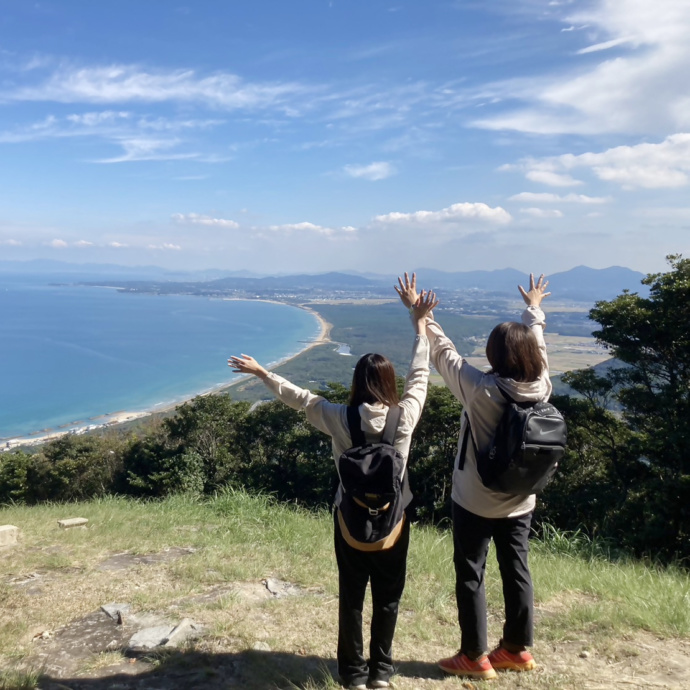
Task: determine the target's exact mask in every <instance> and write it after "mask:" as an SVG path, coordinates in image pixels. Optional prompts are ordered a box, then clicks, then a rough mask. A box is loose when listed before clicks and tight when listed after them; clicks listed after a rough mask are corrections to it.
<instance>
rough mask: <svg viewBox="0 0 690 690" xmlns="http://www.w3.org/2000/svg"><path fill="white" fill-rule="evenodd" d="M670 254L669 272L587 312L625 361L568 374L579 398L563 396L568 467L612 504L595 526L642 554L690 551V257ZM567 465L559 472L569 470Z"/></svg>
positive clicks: (649, 278) (613, 351)
mask: <svg viewBox="0 0 690 690" xmlns="http://www.w3.org/2000/svg"><path fill="white" fill-rule="evenodd" d="M668 261H669V264H670V267H671V270H669V271H668V272H666V273H656V274H651V275H648V276H647V277H646V278H645V279H644V280H643V281H642V282H643V284H644V285H647V286H649V295H648V296H643V295H640V294H637V293H630V292H624V293H623V294H621V295H619V296H618V297H616V298H615V299H613V300H611V301H602V302H597V303H596V305H595V307H594V308H593V309H592V310H591V312H590V318H591V319H592V320H593V321H595V322H597V323H598V324H599V326H600V328H599V330H597V331H595V333H594V335H595V337H596V338H597V339H598V340H599V342H601V343H603V344H604V345H605V346H606V347H607V348H608V349H609V351H610V352H611V354H612V356H613V357H615V358H616V359H617V360H618V361H619V362H621V363H622V364H623V366H622V367H620V368H615V369H612V370H610V371H609V372H608V373H607V374H606V375H605V376H603V377H598V376H596V375H594V374H593V373H587V372H578V373H575V374H573V375H572V376H571V377H570V379H569V383H570V384H571V385H572V386H573V387H574V388H575V390H577V391H578V392H579V393H580V394H581V395H582V396H583V401H571V402H570V403H569V405H570V407H569V410H568V414H569V428H570V429H571V439H572V443H571V452H570V454H569V457H568V461H569V462H570V463H572V462H575V463H579V464H580V465H581V468H580V469H578V470H572V471H573V472H576V471H579V472H581V473H582V475H583V477H584V476H585V475H587V474H588V473H589V477H588V479H589V480H590V481H591V482H593V483H594V482H596V480H597V479H599V480H600V482H603V483H604V484H605V488H606V491H603V490H602V493H601V497H602V500H608V501H609V502H610V505H609V506H608V507H607V510H605V511H604V513H605V514H606V520H607V521H608V524H607V525H600V526H601V527H603V528H604V529H607V530H611V529H613V530H615V536H616V538H618V539H620V540H622V541H623V542H624V543H626V544H628V545H630V546H633V547H634V548H635V549H636V550H637V551H638V552H646V553H653V554H658V555H663V556H666V557H673V556H681V557H687V556H690V425H689V424H688V419H689V418H690V260H688V259H683V258H682V257H680V256H669V257H668ZM607 398H608V399H615V400H617V401H618V402H619V403H620V405H621V407H622V416H621V417H616V416H615V415H613V414H612V413H610V412H607V411H606V407H607V404H606V400H607ZM567 465H568V463H566V467H564V472H565V476H567V474H568V473H569V472H570V471H571V470H568V469H566V468H567ZM581 483H582V482H581ZM577 485H578V483H577V482H575V486H577ZM556 488H557V485H556ZM582 490H583V491H585V489H582ZM594 490H595V489H594V488H590V489H588V490H586V491H588V492H589V493H592V492H593V491H594ZM565 500H566V497H565V496H563V497H562V498H561V499H560V500H559V501H558V503H562V502H563V501H565ZM553 503H554V504H555V501H554V502H553ZM552 510H555V508H552ZM595 514H596V511H595ZM591 517H592V516H591V515H590V519H591Z"/></svg>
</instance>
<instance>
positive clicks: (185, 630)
mask: <svg viewBox="0 0 690 690" xmlns="http://www.w3.org/2000/svg"><path fill="white" fill-rule="evenodd" d="M199 633H200V626H198V625H197V624H196V623H194V621H193V620H192V619H191V618H183V619H182V620H181V621H180V623H179V624H178V625H176V626H175V627H174V628H173V629H172V631H171V632H170V635H168V639H167V640H165V641H164V642H163V645H164V646H165V647H177V646H178V645H180V644H182V643H183V642H185V641H186V640H189V639H192V638H194V637H198V635H199Z"/></svg>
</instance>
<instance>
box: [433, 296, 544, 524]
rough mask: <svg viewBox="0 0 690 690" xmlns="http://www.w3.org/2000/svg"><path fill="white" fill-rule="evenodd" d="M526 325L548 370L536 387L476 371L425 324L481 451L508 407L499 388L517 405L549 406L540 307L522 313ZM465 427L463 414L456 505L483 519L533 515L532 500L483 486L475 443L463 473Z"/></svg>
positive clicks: (436, 328)
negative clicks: (475, 452) (460, 465)
mask: <svg viewBox="0 0 690 690" xmlns="http://www.w3.org/2000/svg"><path fill="white" fill-rule="evenodd" d="M522 322H523V323H524V324H525V325H526V326H527V327H528V328H530V329H531V331H532V332H533V333H534V335H535V336H536V338H537V343H538V344H539V350H540V351H541V354H542V358H543V359H544V369H543V371H542V374H541V376H540V377H539V378H538V379H537V380H536V381H529V382H522V381H515V380H513V379H509V378H503V377H501V376H498V375H496V374H493V373H487V372H483V371H481V370H479V369H477V368H476V367H473V366H472V365H471V364H469V363H468V362H467V361H466V360H465V359H463V357H462V356H461V355H460V354H458V352H457V350H456V349H455V345H453V343H452V342H451V340H450V339H449V338H448V337H447V336H446V334H445V333H444V332H443V329H442V328H441V326H439V324H438V323H436V322H435V321H433V320H431V319H430V320H428V321H427V335H428V337H429V342H430V344H431V361H432V362H433V364H434V366H435V367H436V370H437V371H438V373H439V374H441V376H442V377H443V380H444V381H445V383H446V385H447V386H448V388H449V389H450V390H451V392H452V393H453V395H455V397H456V398H458V399H459V400H460V402H461V403H462V405H463V408H464V411H465V412H466V413H467V415H468V416H469V418H470V425H471V428H472V435H473V436H474V442H475V443H476V444H477V448H482V449H483V448H488V446H489V445H490V443H491V438H492V436H493V433H494V431H495V429H496V427H497V426H498V423H499V421H500V419H501V416H502V415H503V410H504V408H505V406H506V405H507V402H506V399H505V398H504V397H503V396H502V395H501V392H500V391H499V390H498V389H499V387H500V388H501V389H502V390H504V391H505V392H506V393H508V395H509V396H510V397H511V398H513V399H514V400H516V401H518V402H524V401H531V402H539V401H546V400H548V399H549V396H550V395H551V390H552V388H551V379H550V378H549V369H548V359H547V357H546V344H545V342H544V327H545V326H546V320H545V317H544V312H543V311H542V310H541V309H540V308H539V307H527V309H525V311H524V312H523V313H522ZM465 424H466V419H465V415H464V414H463V416H462V424H461V427H460V438H459V440H458V452H457V455H456V457H455V464H454V469H453V491H452V498H453V500H454V501H455V502H456V503H458V504H459V505H460V506H462V507H463V508H464V509H465V510H469V511H470V512H471V513H474V514H475V515H480V516H481V517H485V518H506V517H518V516H519V515H524V514H526V513H529V512H531V511H533V510H534V506H535V504H536V497H535V495H534V494H532V495H530V496H516V495H514V494H504V493H501V492H499V491H492V490H491V489H489V488H487V487H486V486H484V484H483V483H482V480H481V477H480V476H479V472H478V471H477V462H476V459H475V456H474V448H473V446H472V444H471V443H469V444H468V445H467V453H466V457H465V465H464V469H462V470H460V469H458V461H459V458H460V448H461V445H462V438H463V435H464V433H465Z"/></svg>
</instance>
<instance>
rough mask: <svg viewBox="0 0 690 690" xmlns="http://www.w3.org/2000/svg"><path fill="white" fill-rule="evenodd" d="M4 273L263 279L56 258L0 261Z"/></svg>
mask: <svg viewBox="0 0 690 690" xmlns="http://www.w3.org/2000/svg"><path fill="white" fill-rule="evenodd" d="M0 274H6V275H7V274H10V275H31V276H46V277H48V278H51V279H60V280H66V279H68V277H73V278H72V279H74V280H98V279H99V278H111V279H112V278H127V279H128V280H165V281H180V280H186V281H198V282H203V281H209V280H217V279H219V278H223V277H228V276H236V277H240V278H260V277H262V274H259V273H252V272H251V271H244V270H242V271H223V270H219V269H205V270H200V271H173V270H170V269H166V268H161V267H160V266H122V265H120V264H94V263H87V264H77V263H69V262H67V261H54V260H52V259H34V260H33V261H0Z"/></svg>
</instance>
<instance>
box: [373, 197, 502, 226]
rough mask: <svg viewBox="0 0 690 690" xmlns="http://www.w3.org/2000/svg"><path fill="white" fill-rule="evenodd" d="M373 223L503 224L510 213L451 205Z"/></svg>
mask: <svg viewBox="0 0 690 690" xmlns="http://www.w3.org/2000/svg"><path fill="white" fill-rule="evenodd" d="M374 220H375V221H377V222H379V223H385V224H387V225H432V224H437V223H439V224H444V223H448V224H453V223H455V224H457V223H468V222H472V221H480V222H485V223H495V224H505V223H509V222H510V221H511V220H512V217H511V215H510V213H508V212H507V211H506V210H505V209H503V208H501V207H500V206H496V207H495V208H492V207H491V206H487V205H486V204H482V203H468V202H465V203H460V204H453V205H452V206H448V207H447V208H443V209H441V210H440V211H415V212H414V213H398V212H393V213H387V214H385V215H381V216H376V217H375V218H374Z"/></svg>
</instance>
